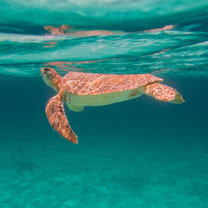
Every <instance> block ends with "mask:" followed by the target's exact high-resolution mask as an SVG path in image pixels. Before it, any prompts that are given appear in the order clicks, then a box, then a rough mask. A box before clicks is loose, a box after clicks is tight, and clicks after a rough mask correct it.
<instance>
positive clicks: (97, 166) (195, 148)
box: [0, 0, 208, 208]
mask: <svg viewBox="0 0 208 208" xmlns="http://www.w3.org/2000/svg"><path fill="white" fill-rule="evenodd" d="M62 24H67V25H72V26H73V27H74V28H78V29H79V28H81V29H82V30H109V31H120V33H118V34H116V35H113V36H93V37H71V36H68V35H63V36H56V35H51V34H49V33H48V32H47V31H46V30H44V28H43V27H44V26H46V25H53V26H60V25H62ZM166 25H174V27H173V28H172V29H170V30H162V29H161V30H159V31H153V30H152V29H156V28H163V27H164V26H166ZM207 28H208V3H207V1H205V0H204V1H203V0H201V1H191V0H189V1H188V0H182V1H177V0H169V1H163V0H156V1H154V2H153V1H150V0H140V1H130V0H125V1H122V2H120V1H117V0H109V1H104V0H99V1H92V0H91V1H89V0H83V1H75V0H71V1H57V0H53V1H52V0H45V1H40V0H33V1H30V2H28V1H26V0H23V1H20V0H13V1H6V0H2V1H1V6H0V49H1V50H0V89H1V90H0V96H1V102H0V164H1V166H0V208H22V207H26V208H37V207H38V208H39V207H40V208H43V207H50V208H56V207H57V208H88V207H89V208H107V207H108V208H127V207H129V208H196V207H197V208H207V207H208V162H207V161H208V111H207V106H208V96H207V89H208V87H207V83H208V29H207ZM44 66H51V67H53V68H55V69H57V70H58V71H59V72H60V73H61V74H62V75H64V74H65V73H66V72H67V71H68V70H76V71H83V72H95V73H98V72H99V73H100V72H101V73H116V74H136V73H152V74H154V75H157V76H159V77H161V78H163V79H164V80H165V84H168V85H170V86H172V87H174V88H176V89H177V90H178V91H179V92H180V93H181V94H182V95H183V97H184V99H185V101H186V102H185V103H183V104H180V105H174V104H170V103H162V102H159V101H156V100H155V99H153V98H151V97H147V96H142V97H139V98H138V99H135V100H131V101H126V102H122V103H117V104H113V105H109V106H102V107H86V108H85V110H84V111H83V112H81V113H75V112H71V111H69V110H68V109H67V108H65V109H66V114H67V116H68V117H69V118H70V121H71V122H70V123H71V126H72V128H73V129H74V131H75V132H76V134H77V135H78V136H79V144H78V145H74V144H72V143H70V142H68V141H66V140H64V139H63V138H61V137H60V136H59V135H58V134H57V133H56V132H55V131H53V130H52V128H51V126H50V125H49V123H48V121H47V118H46V116H45V112H44V111H45V106H46V103H47V101H48V100H49V99H50V98H51V97H52V96H54V95H55V94H56V93H55V92H54V91H53V90H52V89H51V88H49V87H48V86H46V85H45V84H44V82H43V81H42V79H41V77H40V68H41V67H44ZM65 107H66V106H65Z"/></svg>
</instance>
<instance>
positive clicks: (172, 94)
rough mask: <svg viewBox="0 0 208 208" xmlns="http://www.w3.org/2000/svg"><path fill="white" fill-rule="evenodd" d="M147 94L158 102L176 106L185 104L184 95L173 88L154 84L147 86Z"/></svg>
mask: <svg viewBox="0 0 208 208" xmlns="http://www.w3.org/2000/svg"><path fill="white" fill-rule="evenodd" d="M144 89H145V94H147V95H150V96H152V97H154V98H156V99H157V100H161V101H167V102H171V103H175V104H179V103H183V102H184V100H183V98H182V95H181V94H180V93H179V92H177V91H176V90H175V89H173V88H172V87H169V86H167V85H163V84H159V83H154V84H149V85H147V86H145V88H144Z"/></svg>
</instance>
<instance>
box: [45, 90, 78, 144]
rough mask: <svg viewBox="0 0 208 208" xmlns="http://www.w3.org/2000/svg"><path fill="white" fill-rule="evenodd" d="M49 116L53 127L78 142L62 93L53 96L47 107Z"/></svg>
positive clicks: (70, 139)
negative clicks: (67, 115) (67, 114)
mask: <svg viewBox="0 0 208 208" xmlns="http://www.w3.org/2000/svg"><path fill="white" fill-rule="evenodd" d="M45 112H46V115H47V118H48V121H49V123H50V124H51V126H52V127H53V129H55V130H56V131H57V132H58V133H59V134H60V135H61V136H63V137H64V138H65V139H67V140H69V141H70V142H72V143H75V144H78V140H77V135H76V134H75V133H74V132H73V130H72V129H71V127H70V125H69V122H68V120H67V118H66V115H65V112H64V105H63V102H62V99H61V95H60V94H58V95H56V96H54V97H52V98H51V99H50V100H49V101H48V103H47V106H46V109H45Z"/></svg>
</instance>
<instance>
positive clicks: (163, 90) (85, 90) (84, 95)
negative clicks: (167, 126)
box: [41, 67, 184, 143]
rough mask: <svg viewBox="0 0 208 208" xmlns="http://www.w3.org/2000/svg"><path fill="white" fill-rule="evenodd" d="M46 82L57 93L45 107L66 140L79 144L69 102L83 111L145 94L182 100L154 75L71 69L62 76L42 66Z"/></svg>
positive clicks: (42, 73)
mask: <svg viewBox="0 0 208 208" xmlns="http://www.w3.org/2000/svg"><path fill="white" fill-rule="evenodd" d="M41 75H42V77H43V79H44V81H45V83H46V84H47V85H49V86H50V87H52V88H53V89H54V90H56V91H57V92H58V95H56V96H54V97H52V98H51V99H50V100H49V101H48V103H47V106H46V115H47V117H48V120H49V122H50V124H51V126H52V127H53V128H54V129H55V130H56V131H57V132H58V133H59V134H60V135H62V136H63V137H64V138H66V139H67V140H69V141H71V142H73V143H78V140H77V136H76V134H75V133H74V132H73V131H72V129H71V127H70V126H69V123H68V120H67V118H66V116H65V113H64V106H63V103H64V102H66V104H67V105H68V107H69V109H70V110H72V111H76V112H79V111H82V110H83V109H84V106H100V105H108V104H112V103H117V102H122V101H125V100H129V99H132V98H136V97H138V96H140V95H142V94H146V95H149V96H152V97H154V98H156V99H157V100H160V101H167V102H172V103H176V104H179V103H183V102H184V100H183V98H182V95H181V94H180V93H178V92H177V91H176V90H175V89H173V88H172V87H169V86H167V85H163V84H160V83H159V82H162V81H163V80H162V79H161V78H158V77H155V76H153V75H151V74H132V75H116V74H95V73H80V72H73V71H71V72H69V73H67V74H66V75H65V76H64V77H63V78H62V77H61V76H60V75H59V74H58V73H57V72H56V71H55V70H54V69H52V68H49V67H47V68H43V69H41Z"/></svg>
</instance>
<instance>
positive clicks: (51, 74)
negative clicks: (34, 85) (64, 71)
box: [41, 67, 62, 92]
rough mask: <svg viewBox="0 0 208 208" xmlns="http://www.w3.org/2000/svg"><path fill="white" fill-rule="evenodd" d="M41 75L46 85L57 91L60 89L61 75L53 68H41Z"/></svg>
mask: <svg viewBox="0 0 208 208" xmlns="http://www.w3.org/2000/svg"><path fill="white" fill-rule="evenodd" d="M41 76H42V78H43V80H44V81H45V83H46V84H47V85H48V86H50V87H52V88H53V89H54V90H56V91H57V92H58V91H59V90H60V88H61V81H62V77H61V76H60V75H59V74H58V73H57V72H56V71H55V70H54V69H53V68H51V67H46V68H41Z"/></svg>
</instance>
